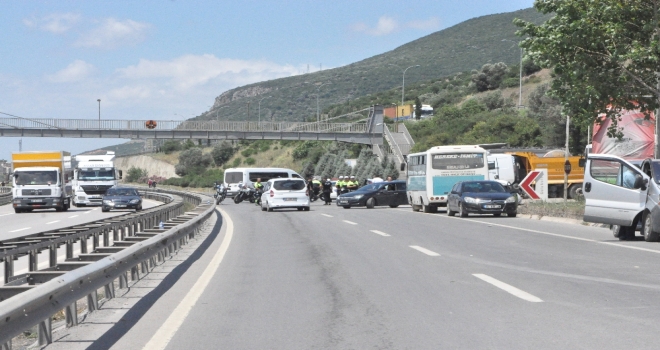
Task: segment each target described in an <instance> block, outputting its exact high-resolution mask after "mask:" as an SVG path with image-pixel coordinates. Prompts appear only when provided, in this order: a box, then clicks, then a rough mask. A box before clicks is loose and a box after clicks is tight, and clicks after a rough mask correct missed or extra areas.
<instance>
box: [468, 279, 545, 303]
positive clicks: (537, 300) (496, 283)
mask: <svg viewBox="0 0 660 350" xmlns="http://www.w3.org/2000/svg"><path fill="white" fill-rule="evenodd" d="M472 276H474V277H476V278H478V279H480V280H482V281H484V282H486V283H490V284H492V285H494V286H495V287H497V288H499V289H501V290H503V291H505V292H508V293H510V294H512V295H514V296H517V297H518V298H520V299H522V300H526V301H529V302H532V303H542V302H543V300H541V299H540V298H538V297H535V296H533V295H531V294H529V293H527V292H525V291H522V290H520V289H518V288H516V287H514V286H512V285H509V284H506V283H504V282H502V281H499V280H496V279H494V278H492V277H490V276H488V275H484V274H481V273H473V274H472Z"/></svg>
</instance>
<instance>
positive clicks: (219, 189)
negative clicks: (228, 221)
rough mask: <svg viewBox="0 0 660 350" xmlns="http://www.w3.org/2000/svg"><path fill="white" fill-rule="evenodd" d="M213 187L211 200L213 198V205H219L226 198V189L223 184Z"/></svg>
mask: <svg viewBox="0 0 660 350" xmlns="http://www.w3.org/2000/svg"><path fill="white" fill-rule="evenodd" d="M214 187H215V194H214V195H213V198H215V204H220V203H222V201H223V200H225V198H227V187H225V186H224V185H223V184H219V185H218V184H214Z"/></svg>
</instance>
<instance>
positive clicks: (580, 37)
mask: <svg viewBox="0 0 660 350" xmlns="http://www.w3.org/2000/svg"><path fill="white" fill-rule="evenodd" d="M534 7H535V8H536V9H537V10H539V11H540V12H542V13H544V14H549V13H553V14H555V16H554V17H552V18H551V19H549V20H547V21H546V22H545V23H543V24H541V25H536V24H533V23H530V22H525V21H523V20H520V19H516V20H515V21H514V22H515V24H516V25H518V26H519V27H521V29H520V30H519V31H518V34H519V35H526V36H528V38H526V39H525V40H523V41H522V43H521V46H522V47H523V48H525V49H526V50H527V55H529V56H530V57H531V58H532V59H533V61H534V62H536V63H537V64H539V65H540V66H542V67H548V68H550V67H552V68H553V72H554V74H555V76H556V77H555V79H554V80H553V82H552V89H551V94H552V95H553V96H556V97H557V98H558V99H559V101H560V102H561V105H562V106H563V108H564V113H566V114H568V115H570V116H571V119H572V121H571V122H572V123H573V122H576V123H577V124H578V125H580V124H582V125H585V124H587V125H588V124H591V123H592V122H593V121H594V120H595V119H596V118H597V116H598V115H599V114H606V115H607V116H608V117H609V118H611V119H612V127H611V128H610V130H609V134H610V136H619V137H620V136H621V135H622V134H621V132H620V131H618V130H617V119H618V117H617V116H618V115H619V114H620V112H621V110H623V109H640V110H641V111H642V112H644V113H645V114H647V115H648V114H650V112H651V111H652V110H653V109H655V108H657V107H658V105H659V103H658V100H659V99H660V87H659V84H660V77H659V76H658V70H659V67H660V44H659V43H660V27H659V26H658V22H659V17H660V13H659V11H660V0H627V1H619V0H554V1H540V0H537V1H536V2H535V4H534Z"/></svg>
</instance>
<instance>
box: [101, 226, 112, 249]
mask: <svg viewBox="0 0 660 350" xmlns="http://www.w3.org/2000/svg"><path fill="white" fill-rule="evenodd" d="M110 231H111V229H109V228H106V229H105V230H103V246H104V247H107V246H109V245H110Z"/></svg>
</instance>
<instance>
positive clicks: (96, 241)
mask: <svg viewBox="0 0 660 350" xmlns="http://www.w3.org/2000/svg"><path fill="white" fill-rule="evenodd" d="M98 247H99V233H98V232H96V233H94V236H92V251H94V250H96V248H98Z"/></svg>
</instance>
